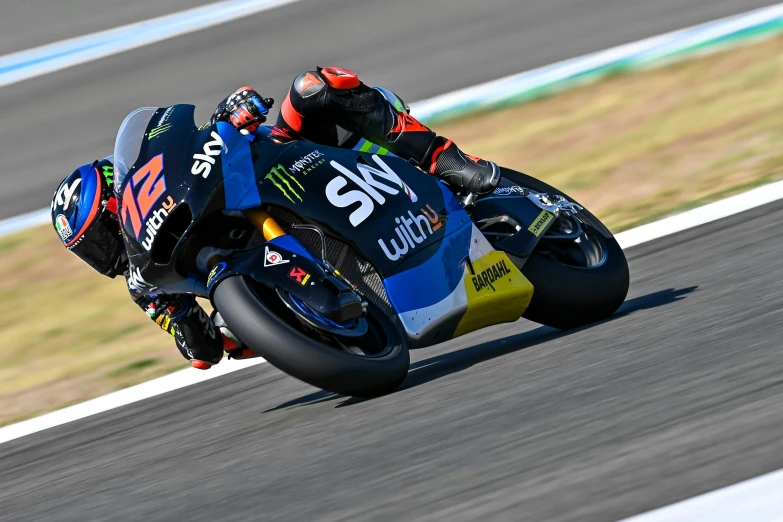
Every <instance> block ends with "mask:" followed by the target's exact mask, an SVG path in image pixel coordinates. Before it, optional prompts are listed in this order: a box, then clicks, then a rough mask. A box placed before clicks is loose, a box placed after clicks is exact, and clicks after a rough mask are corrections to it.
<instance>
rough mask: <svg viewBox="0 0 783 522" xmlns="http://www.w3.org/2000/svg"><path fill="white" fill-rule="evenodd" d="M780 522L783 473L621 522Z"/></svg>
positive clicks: (773, 473)
mask: <svg viewBox="0 0 783 522" xmlns="http://www.w3.org/2000/svg"><path fill="white" fill-rule="evenodd" d="M698 521H709V522H783V470H778V471H773V472H772V473H768V474H766V475H761V476H760V477H756V478H752V479H750V480H746V481H744V482H739V483H737V484H734V485H733V486H727V487H725V488H722V489H717V490H715V491H712V492H710V493H705V494H704V495H699V496H698V497H693V498H689V499H688V500H683V501H682V502H677V503H676V504H672V505H670V506H666V507H662V508H659V509H656V510H654V511H649V512H647V513H643V514H641V515H636V516H633V517H631V518H626V519H625V520H622V521H621V522H698Z"/></svg>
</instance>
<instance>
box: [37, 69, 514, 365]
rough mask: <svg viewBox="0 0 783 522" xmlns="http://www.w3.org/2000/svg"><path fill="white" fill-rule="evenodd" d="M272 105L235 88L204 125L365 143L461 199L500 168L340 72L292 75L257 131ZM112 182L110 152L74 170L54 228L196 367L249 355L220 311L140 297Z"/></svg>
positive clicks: (56, 200) (390, 97)
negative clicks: (121, 282) (121, 286)
mask: <svg viewBox="0 0 783 522" xmlns="http://www.w3.org/2000/svg"><path fill="white" fill-rule="evenodd" d="M273 103H274V101H273V100H272V99H270V98H262V97H261V96H260V95H259V94H258V93H257V92H256V91H255V90H253V89H252V87H241V88H240V89H238V90H237V91H236V92H234V93H233V94H231V95H230V96H228V97H227V98H226V99H224V100H223V101H222V102H220V104H219V105H218V107H217V109H216V110H215V112H214V114H213V116H212V118H211V120H210V123H211V124H214V123H216V122H218V121H225V122H230V123H231V124H232V125H234V127H236V128H237V129H238V130H239V131H240V132H242V133H243V134H245V135H247V136H248V138H249V139H253V138H254V137H256V136H260V135H262V134H264V135H266V136H268V137H270V138H272V139H273V140H275V141H278V142H285V141H290V140H296V139H305V140H308V141H313V142H315V143H319V144H323V145H330V146H339V147H357V148H359V147H360V146H361V145H364V144H366V141H365V140H369V141H370V142H372V143H374V144H375V145H377V146H380V147H384V148H386V149H388V150H389V151H391V152H392V153H393V154H396V155H397V156H400V157H402V158H404V159H406V160H408V161H410V162H411V163H413V164H414V165H416V166H418V167H419V168H421V169H422V170H424V171H426V172H428V173H430V174H432V175H435V176H437V177H439V178H440V179H442V180H443V181H445V182H446V183H448V184H449V185H450V186H451V187H452V188H453V189H454V190H455V191H457V192H459V193H462V194H466V193H474V194H486V193H489V192H491V191H492V190H494V188H495V187H496V186H497V184H498V182H499V180H500V171H499V169H498V166H497V165H496V164H494V163H492V162H489V161H486V160H482V159H480V158H477V157H475V156H470V155H468V154H465V153H464V152H462V151H461V150H460V149H459V148H458V147H457V146H456V145H455V144H454V143H453V142H452V141H451V140H449V139H447V138H444V137H441V136H437V135H436V134H435V133H434V132H433V131H432V130H431V129H429V128H428V127H426V126H424V125H423V124H421V123H420V122H419V121H418V120H416V119H415V118H414V117H412V116H410V114H409V108H408V107H407V105H406V104H405V103H404V102H403V101H402V100H401V99H400V98H399V97H398V96H397V95H395V94H394V93H392V92H391V91H388V90H386V89H383V88H380V87H369V86H367V85H365V84H364V83H363V82H361V81H360V80H359V78H358V76H357V75H356V74H355V73H353V72H351V71H348V70H346V69H341V68H338V67H324V68H320V67H319V68H317V70H315V71H307V72H304V73H302V74H300V75H299V76H297V77H296V79H295V80H294V82H293V85H292V86H291V88H290V90H289V92H288V94H287V96H286V98H285V100H284V101H283V103H282V105H281V108H280V115H279V117H278V120H277V125H275V126H272V127H271V128H270V127H262V126H261V124H262V123H264V122H265V121H266V116H267V114H268V113H269V109H270V108H271V107H272V104H273ZM361 150H366V149H364V148H362V149H361ZM82 181H83V182H82ZM112 184H113V164H112V157H111V156H109V157H107V158H104V159H101V160H97V161H95V162H93V163H88V164H85V165H82V166H80V167H78V168H77V169H76V170H75V171H73V172H72V173H71V174H70V175H69V176H68V177H67V178H65V180H64V181H63V182H62V183H61V184H60V186H59V187H58V189H57V191H56V192H55V193H54V197H53V200H52V222H53V225H54V227H55V230H56V231H57V232H58V234H59V235H60V238H61V239H62V241H63V243H64V244H65V246H66V247H67V248H68V249H69V250H71V251H72V252H73V253H74V254H76V255H77V256H79V257H80V258H81V259H82V260H83V261H85V262H86V263H87V264H88V265H90V266H91V267H92V268H93V269H95V270H96V271H98V272H100V273H101V274H103V275H106V276H108V277H111V278H114V277H116V275H117V274H119V273H123V274H124V275H125V279H126V283H127V285H128V289H129V291H130V293H131V297H132V299H133V300H134V302H135V303H136V304H137V305H139V306H140V307H141V308H142V309H143V310H145V312H146V313H147V314H148V315H149V316H150V318H151V319H153V320H154V321H155V322H156V323H157V324H158V325H159V326H160V327H161V328H162V329H163V330H164V331H166V332H168V333H169V334H171V335H172V336H173V337H174V339H175V343H176V345H177V348H178V349H179V351H180V353H181V354H182V355H183V357H185V359H187V360H189V361H191V365H192V366H193V367H194V368H198V369H209V368H210V367H211V366H212V365H214V364H217V363H218V362H220V360H221V358H222V356H223V351H224V350H225V351H227V352H228V354H229V357H234V358H244V357H250V356H253V354H252V352H250V351H249V350H245V349H244V348H243V347H242V346H239V343H238V341H237V340H236V339H235V338H234V337H233V335H231V333H230V331H228V329H227V328H226V327H225V324H224V323H223V322H222V319H221V318H220V316H219V314H213V316H212V317H209V316H208V315H207V314H206V313H205V312H204V310H203V309H202V308H201V306H200V305H199V304H198V303H197V302H196V300H195V298H194V297H193V296H190V295H172V294H164V293H160V294H156V295H151V296H147V295H144V294H142V292H141V291H140V290H141V288H142V286H143V285H146V284H145V283H143V282H142V281H140V280H139V279H140V278H139V277H138V275H137V274H133V273H131V271H130V268H129V265H128V261H127V255H126V254H125V248H124V242H123V239H122V237H121V233H120V228H119V223H118V221H117V217H116V216H117V211H118V209H117V200H116V199H115V198H114V196H113V191H112ZM91 203H92V205H90V204H91Z"/></svg>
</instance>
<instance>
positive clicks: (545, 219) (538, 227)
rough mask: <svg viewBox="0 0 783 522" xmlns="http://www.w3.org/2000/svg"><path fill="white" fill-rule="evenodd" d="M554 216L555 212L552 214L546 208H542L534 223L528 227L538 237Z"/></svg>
mask: <svg viewBox="0 0 783 522" xmlns="http://www.w3.org/2000/svg"><path fill="white" fill-rule="evenodd" d="M553 217H555V216H554V214H551V213H550V212H547V211H546V210H542V211H541V213H540V214H539V215H538V217H537V218H536V220H535V221H533V224H532V225H530V226H529V227H527V230H528V232H530V233H531V234H533V235H534V236H536V237H538V236H540V235H541V232H543V231H544V229H545V228H546V225H547V223H549V222H550V221H551V220H552V218H553Z"/></svg>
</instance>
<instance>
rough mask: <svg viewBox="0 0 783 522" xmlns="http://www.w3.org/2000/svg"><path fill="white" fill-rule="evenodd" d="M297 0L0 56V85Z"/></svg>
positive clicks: (225, 8)
mask: <svg viewBox="0 0 783 522" xmlns="http://www.w3.org/2000/svg"><path fill="white" fill-rule="evenodd" d="M297 1H298V0H226V1H223V2H217V3H214V4H209V5H205V6H202V7H197V8H194V9H188V10H187V11H181V12H179V13H174V14H170V15H166V16H161V17H158V18H152V19H150V20H145V21H142V22H136V23H133V24H129V25H124V26H122V27H117V28H114V29H109V30H106V31H101V32H98V33H93V34H89V35H85V36H80V37H77V38H71V39H68V40H63V41H60V42H55V43H52V44H47V45H43V46H40V47H36V48H34V49H29V50H26V51H20V52H17V53H13V54H8V55H5V56H2V57H0V86H4V85H10V84H12V83H17V82H21V81H23V80H27V79H30V78H35V77H36V76H41V75H43V74H48V73H51V72H54V71H59V70H61V69H65V68H68V67H73V66H74V65H79V64H82V63H86V62H91V61H94V60H98V59H100V58H105V57H106V56H111V55H113V54H117V53H121V52H125V51H129V50H131V49H136V48H138V47H143V46H145V45H150V44H153V43H156V42H160V41H162V40H167V39H169V38H174V37H175V36H180V35H183V34H187V33H192V32H194V31H199V30H202V29H206V28H207V27H212V26H215V25H220V24H223V23H226V22H230V21H231V20H236V19H239V18H244V17H246V16H250V15H254V14H257V13H260V12H262V11H266V10H268V9H273V8H275V7H280V6H283V5H286V4H290V3H293V2H297Z"/></svg>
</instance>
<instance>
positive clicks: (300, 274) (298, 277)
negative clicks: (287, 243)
mask: <svg viewBox="0 0 783 522" xmlns="http://www.w3.org/2000/svg"><path fill="white" fill-rule="evenodd" d="M288 277H290V278H291V279H293V280H294V281H296V282H297V283H299V284H300V285H302V286H304V285H306V284H307V281H308V280H309V279H310V274H308V273H307V272H305V271H304V270H302V269H301V268H299V267H298V266H295V267H293V268H291V271H290V272H288Z"/></svg>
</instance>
